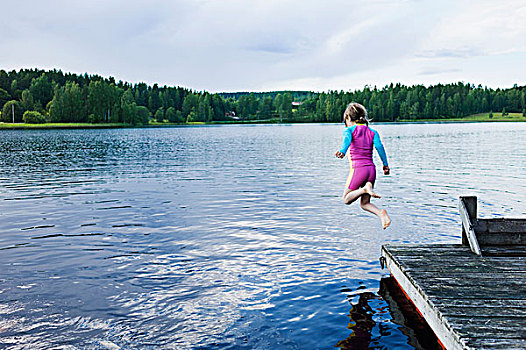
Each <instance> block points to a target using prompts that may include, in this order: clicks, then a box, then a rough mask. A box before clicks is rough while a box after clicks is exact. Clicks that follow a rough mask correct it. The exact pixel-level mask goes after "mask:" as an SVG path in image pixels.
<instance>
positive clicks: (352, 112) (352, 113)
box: [343, 102, 369, 125]
mask: <svg viewBox="0 0 526 350" xmlns="http://www.w3.org/2000/svg"><path fill="white" fill-rule="evenodd" d="M346 120H349V121H353V122H356V123H360V124H365V125H369V119H367V110H366V109H365V107H364V106H362V105H361V104H359V103H357V102H351V103H349V105H348V106H347V108H346V109H345V112H344V113H343V121H344V122H345V121H346Z"/></svg>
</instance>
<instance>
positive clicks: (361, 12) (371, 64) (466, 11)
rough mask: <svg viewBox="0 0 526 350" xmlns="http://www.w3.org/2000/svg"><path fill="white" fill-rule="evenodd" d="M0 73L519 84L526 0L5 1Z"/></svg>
mask: <svg viewBox="0 0 526 350" xmlns="http://www.w3.org/2000/svg"><path fill="white" fill-rule="evenodd" d="M1 7H2V21H0V48H1V49H0V69H4V70H12V69H16V70H18V69H21V68H40V69H54V68H56V69H61V70H62V71H64V72H73V73H81V74H83V73H85V72H87V73H88V74H99V75H102V76H104V77H109V76H113V77H115V78H116V79H117V80H123V81H127V82H130V83H137V82H145V83H148V84H153V83H158V84H159V85H169V86H183V87H187V88H190V89H193V90H199V91H201V90H206V91H210V92H222V91H224V92H226V91H274V90H310V91H327V90H344V91H348V90H356V89H361V88H363V87H364V86H365V85H370V86H375V85H376V86H378V87H379V88H381V87H383V86H385V85H387V84H389V83H391V82H393V83H398V82H400V83H402V84H406V85H413V84H424V85H432V84H437V83H444V84H445V83H454V82H459V81H463V82H466V83H472V84H476V85H478V84H482V85H483V86H488V87H493V88H497V87H500V88H508V87H512V86H513V85H514V84H518V85H519V86H520V85H526V1H524V0H506V1H501V0H500V1H499V0H476V1H475V0H455V1H453V0H452V1H449V0H445V1H442V0H430V1H428V0H398V1H395V0H364V1H357V0H346V1H344V0H341V1H340V0H323V1H312V0H301V1H300V0H173V1H160V0H142V1H136V0H113V1H112V0H84V1H76V0H69V1H58V0H47V1H41V0H40V1H27V0H17V1H7V0H2V6H1Z"/></svg>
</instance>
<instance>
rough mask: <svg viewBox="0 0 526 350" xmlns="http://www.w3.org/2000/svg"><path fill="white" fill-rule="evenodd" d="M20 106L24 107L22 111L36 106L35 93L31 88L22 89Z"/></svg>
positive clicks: (30, 109)
mask: <svg viewBox="0 0 526 350" xmlns="http://www.w3.org/2000/svg"><path fill="white" fill-rule="evenodd" d="M20 107H21V108H22V113H23V112H25V111H32V110H33V109H34V108H35V101H34V100H33V95H32V94H31V92H30V91H29V90H24V91H22V98H21V99H20Z"/></svg>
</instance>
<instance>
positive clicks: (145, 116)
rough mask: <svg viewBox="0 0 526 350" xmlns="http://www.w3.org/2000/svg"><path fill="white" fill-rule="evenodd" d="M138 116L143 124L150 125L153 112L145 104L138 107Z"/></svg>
mask: <svg viewBox="0 0 526 350" xmlns="http://www.w3.org/2000/svg"><path fill="white" fill-rule="evenodd" d="M137 116H138V119H139V120H140V121H141V123H142V124H144V125H148V124H149V123H150V118H151V113H150V110H149V109H148V108H147V107H145V106H138V107H137Z"/></svg>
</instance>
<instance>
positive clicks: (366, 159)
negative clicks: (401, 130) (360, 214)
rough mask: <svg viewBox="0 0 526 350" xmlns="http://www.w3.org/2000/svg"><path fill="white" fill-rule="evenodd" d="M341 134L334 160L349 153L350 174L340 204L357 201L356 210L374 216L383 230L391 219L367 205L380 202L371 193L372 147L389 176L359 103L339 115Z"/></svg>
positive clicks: (375, 134) (378, 143)
mask: <svg viewBox="0 0 526 350" xmlns="http://www.w3.org/2000/svg"><path fill="white" fill-rule="evenodd" d="M343 120H344V122H345V126H346V128H345V130H344V131H343V142H342V146H341V148H340V150H339V151H336V153H335V154H334V155H335V156H336V157H338V158H343V157H345V153H346V152H347V149H349V147H350V149H349V165H350V172H349V177H348V179H347V185H346V187H345V192H344V193H343V202H344V203H345V204H351V203H352V202H354V201H355V200H357V199H358V198H360V206H361V207H362V209H363V210H366V211H368V212H371V213H373V214H375V215H377V216H378V217H379V218H380V220H381V221H382V226H383V228H384V230H385V229H386V228H387V227H388V226H389V225H390V224H391V219H390V218H389V215H387V211H386V210H385V209H378V207H376V205H374V204H372V203H371V197H374V198H380V196H379V195H378V194H376V193H375V192H374V191H373V186H374V181H375V180H376V167H375V166H374V163H373V145H374V147H375V148H376V151H377V152H378V155H379V156H380V158H381V159H382V163H383V166H384V167H383V170H384V174H385V175H389V172H390V169H389V165H388V164H387V155H386V154H385V150H384V146H383V145H382V141H381V140H380V135H379V134H378V132H377V131H375V130H373V129H371V128H370V127H369V121H368V120H367V111H366V110H365V107H364V106H362V105H361V104H359V103H355V102H352V103H350V104H349V106H347V109H346V110H345V113H344V114H343Z"/></svg>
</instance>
